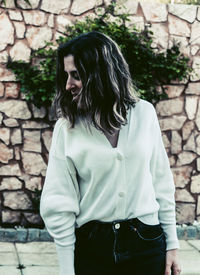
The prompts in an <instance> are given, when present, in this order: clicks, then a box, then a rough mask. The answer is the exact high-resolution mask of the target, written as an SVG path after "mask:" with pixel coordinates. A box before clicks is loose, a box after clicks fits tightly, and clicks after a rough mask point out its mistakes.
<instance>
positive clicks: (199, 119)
mask: <svg viewBox="0 0 200 275" xmlns="http://www.w3.org/2000/svg"><path fill="white" fill-rule="evenodd" d="M198 105H199V106H198V110H197V115H196V120H195V123H196V125H197V128H198V130H199V131H200V104H198Z"/></svg>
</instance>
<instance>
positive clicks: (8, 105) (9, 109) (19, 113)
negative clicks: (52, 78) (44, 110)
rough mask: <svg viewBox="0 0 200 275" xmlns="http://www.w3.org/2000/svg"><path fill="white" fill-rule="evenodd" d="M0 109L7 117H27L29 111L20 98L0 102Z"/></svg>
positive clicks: (29, 116)
mask: <svg viewBox="0 0 200 275" xmlns="http://www.w3.org/2000/svg"><path fill="white" fill-rule="evenodd" d="M0 111H1V112H4V113H5V114H6V115H7V116H8V117H11V118H20V119H29V118H31V113H30V111H29V109H28V106H27V103H26V102H25V101H22V100H12V99H10V100H6V101H4V102H1V103H0Z"/></svg>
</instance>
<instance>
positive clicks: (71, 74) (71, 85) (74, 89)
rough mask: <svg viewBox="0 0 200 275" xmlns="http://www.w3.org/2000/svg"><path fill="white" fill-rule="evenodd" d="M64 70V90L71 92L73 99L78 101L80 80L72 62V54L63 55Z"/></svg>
mask: <svg viewBox="0 0 200 275" xmlns="http://www.w3.org/2000/svg"><path fill="white" fill-rule="evenodd" d="M64 71H65V72H66V74H67V82H66V91H67V92H69V93H71V94H72V96H73V101H75V102H78V99H79V97H80V95H79V93H80V92H81V90H82V82H81V79H80V77H79V74H78V71H77V69H76V67H75V64H74V56H73V55H68V56H66V57H64Z"/></svg>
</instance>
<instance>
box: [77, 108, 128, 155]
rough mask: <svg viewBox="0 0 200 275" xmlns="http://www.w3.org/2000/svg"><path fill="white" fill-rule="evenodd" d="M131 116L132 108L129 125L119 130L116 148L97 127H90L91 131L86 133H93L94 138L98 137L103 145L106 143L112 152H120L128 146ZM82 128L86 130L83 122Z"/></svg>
mask: <svg viewBox="0 0 200 275" xmlns="http://www.w3.org/2000/svg"><path fill="white" fill-rule="evenodd" d="M130 115H131V107H130V108H129V109H128V110H127V124H126V125H122V126H121V129H120V130H119V134H118V140H117V144H116V147H113V146H112V144H111V143H110V141H109V140H108V138H107V137H106V135H105V134H104V133H103V132H102V131H100V130H98V129H96V127H95V126H93V125H90V129H91V131H90V130H88V129H86V131H89V132H91V134H92V135H93V136H96V137H97V138H98V137H99V138H98V139H101V141H102V143H104V144H105V145H106V146H107V147H109V148H110V149H111V150H118V149H120V148H121V149H122V147H124V146H125V144H126V137H127V136H128V133H127V131H128V128H129V126H128V125H129V122H130ZM81 124H82V126H83V127H84V128H85V125H84V123H83V122H82V121H81Z"/></svg>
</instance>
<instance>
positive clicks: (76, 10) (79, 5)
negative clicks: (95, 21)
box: [71, 0, 102, 15]
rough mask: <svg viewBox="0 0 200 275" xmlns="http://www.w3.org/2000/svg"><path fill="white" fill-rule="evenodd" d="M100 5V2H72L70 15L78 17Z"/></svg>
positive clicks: (93, 0) (96, 0)
mask: <svg viewBox="0 0 200 275" xmlns="http://www.w3.org/2000/svg"><path fill="white" fill-rule="evenodd" d="M101 4H102V0H88V1H85V2H83V1H82V0H74V1H73V4H72V7H71V13H72V14H74V15H80V14H82V13H84V12H86V11H88V10H91V9H93V8H94V7H95V6H98V5H101Z"/></svg>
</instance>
